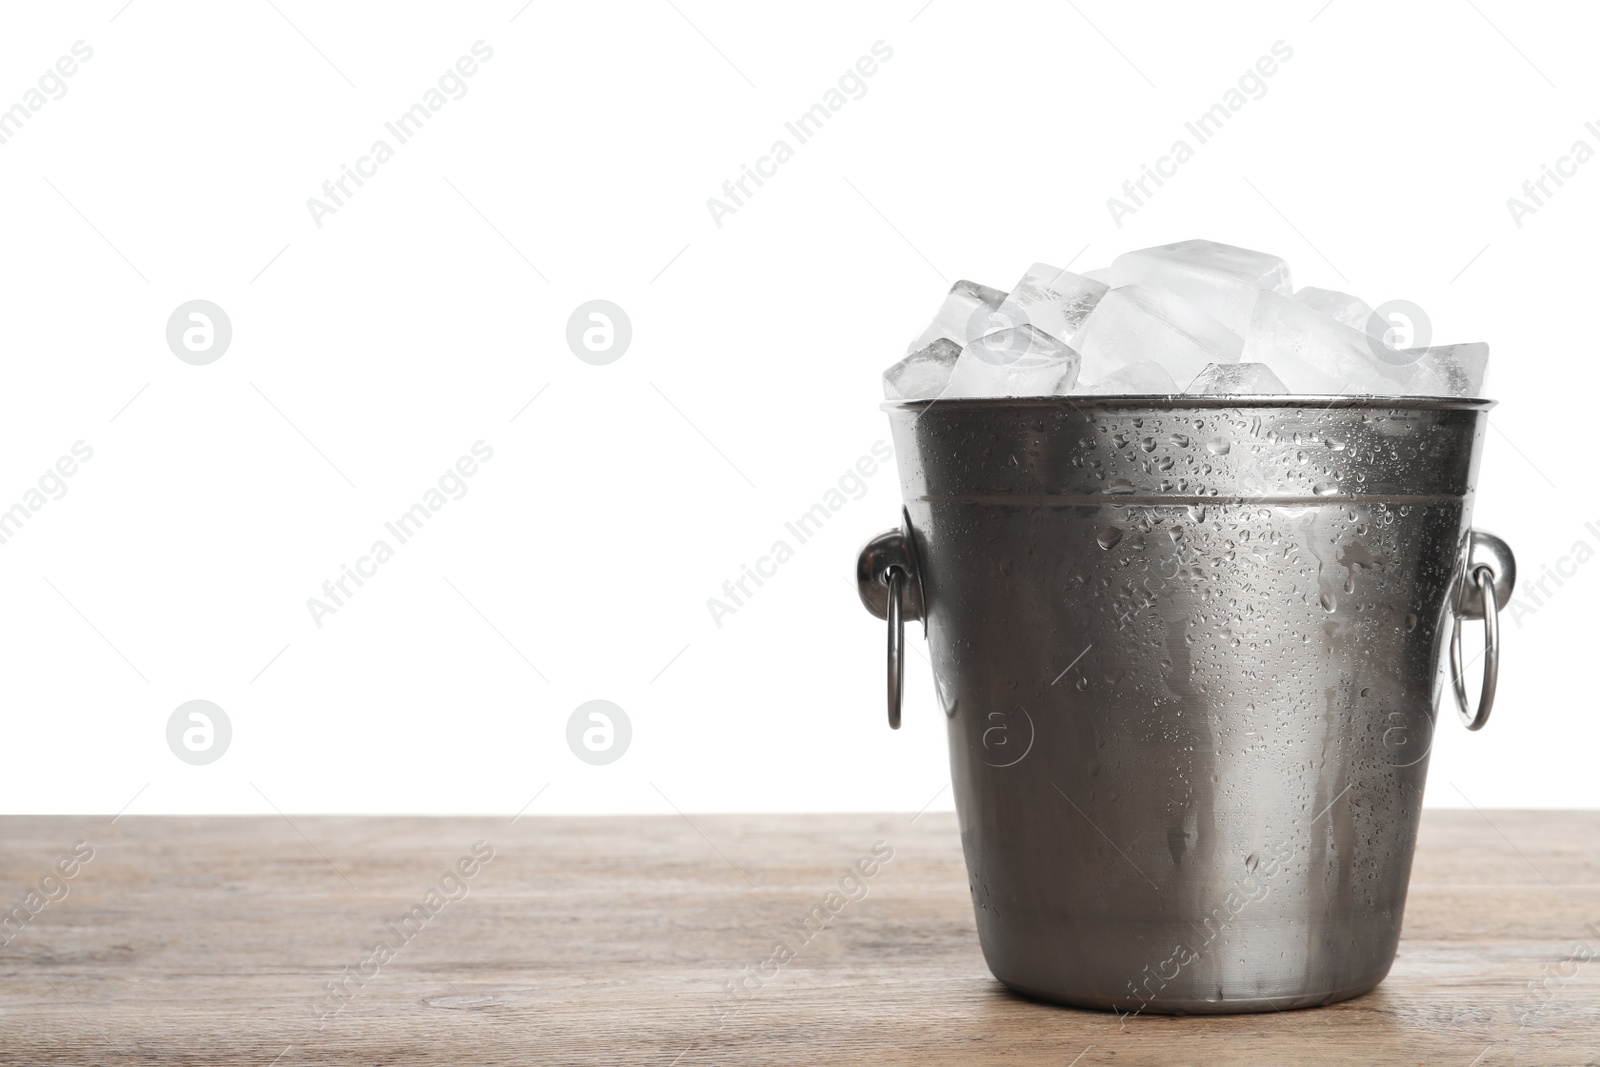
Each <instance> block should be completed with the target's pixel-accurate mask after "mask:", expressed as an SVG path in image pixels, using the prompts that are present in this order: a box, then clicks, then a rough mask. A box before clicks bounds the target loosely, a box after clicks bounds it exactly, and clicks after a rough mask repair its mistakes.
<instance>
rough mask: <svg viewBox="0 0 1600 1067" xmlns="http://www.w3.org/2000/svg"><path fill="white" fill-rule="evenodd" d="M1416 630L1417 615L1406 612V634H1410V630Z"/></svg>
mask: <svg viewBox="0 0 1600 1067" xmlns="http://www.w3.org/2000/svg"><path fill="white" fill-rule="evenodd" d="M1416 628H1417V613H1416V612H1414V611H1413V612H1408V613H1407V614H1406V633H1410V632H1411V631H1412V630H1415V629H1416Z"/></svg>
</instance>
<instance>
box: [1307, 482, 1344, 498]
mask: <svg viewBox="0 0 1600 1067" xmlns="http://www.w3.org/2000/svg"><path fill="white" fill-rule="evenodd" d="M1311 491H1312V492H1313V493H1315V494H1317V495H1318V496H1332V495H1333V494H1334V493H1337V492H1338V491H1339V483H1338V482H1318V483H1317V484H1316V485H1313V486H1312V487H1311Z"/></svg>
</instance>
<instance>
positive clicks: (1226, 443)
mask: <svg viewBox="0 0 1600 1067" xmlns="http://www.w3.org/2000/svg"><path fill="white" fill-rule="evenodd" d="M1232 448H1233V442H1232V441H1230V440H1228V439H1227V438H1226V437H1223V436H1222V435H1221V434H1218V435H1217V436H1216V437H1213V438H1212V439H1211V440H1209V441H1207V442H1206V451H1208V452H1210V453H1211V454H1212V455H1213V456H1226V455H1227V454H1228V452H1229V451H1231V450H1232Z"/></svg>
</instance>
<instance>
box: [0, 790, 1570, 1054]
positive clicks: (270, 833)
mask: <svg viewBox="0 0 1600 1067" xmlns="http://www.w3.org/2000/svg"><path fill="white" fill-rule="evenodd" d="M79 841H83V842H85V844H84V845H81V846H77V850H78V857H82V856H83V855H84V854H85V853H86V852H87V850H91V849H92V858H89V859H88V861H87V862H79V859H78V858H77V857H74V854H73V850H74V846H75V843H76V842H79ZM480 841H481V842H484V844H481V845H477V846H476V848H477V853H478V857H479V858H478V859H474V843H475V842H480ZM880 841H881V842H885V843H886V846H887V847H888V848H892V849H893V858H892V859H891V860H889V861H888V862H880V863H878V864H877V865H876V867H875V868H874V867H873V863H872V862H871V861H872V850H873V846H874V843H875V842H880ZM883 848H884V846H880V848H879V852H880V854H881V853H882V851H883ZM491 849H492V858H488V857H489V850H491ZM863 857H866V858H867V860H868V862H867V863H866V864H865V866H866V867H868V868H872V869H874V870H875V873H874V874H873V876H872V877H870V878H865V879H863V880H862V881H861V882H860V883H859V886H860V888H858V884H857V883H853V882H849V881H846V873H847V869H848V868H850V867H851V866H852V865H854V864H855V863H856V861H857V860H858V859H861V858H863ZM463 858H465V860H466V862H465V863H462V867H464V868H465V869H466V870H467V871H468V872H469V873H467V874H463V873H461V868H458V867H457V864H458V863H461V861H462V860H463ZM58 864H60V865H61V868H62V869H67V870H70V871H71V872H72V875H71V877H70V878H67V877H64V876H62V875H61V874H59V873H56V874H54V875H53V876H52V877H51V878H49V879H47V878H46V876H47V875H51V872H54V871H57V865H58ZM841 883H843V885H844V888H845V889H847V890H850V894H849V895H850V896H854V897H856V898H857V899H847V897H846V894H845V893H841V894H840V896H839V897H838V898H836V901H837V902H840V904H841V906H840V907H839V910H838V913H837V914H836V915H831V916H830V921H829V923H828V925H827V926H826V928H825V929H822V930H821V932H820V933H815V934H814V935H812V936H811V937H810V938H809V939H806V938H805V937H804V936H803V935H802V934H801V933H800V932H799V931H797V930H796V929H795V928H794V924H796V923H799V922H800V921H801V920H803V919H804V917H805V916H806V915H807V914H808V913H809V912H810V911H811V910H812V909H813V907H814V906H819V905H820V906H823V907H824V908H825V909H826V907H827V905H828V904H830V903H834V902H833V901H830V900H829V898H828V894H829V892H830V891H837V890H839V888H840V886H841ZM30 885H31V886H33V887H34V891H35V892H36V893H38V894H39V896H38V897H36V898H35V899H34V901H32V902H31V903H34V904H39V905H40V907H39V908H38V911H37V914H32V915H29V914H27V907H26V906H27V904H28V903H29V902H28V901H24V900H22V894H23V893H24V892H25V891H26V887H27V886H30ZM863 888H864V890H865V896H862V895H861V892H862V889H863ZM63 891H64V892H65V895H64V896H63V895H62V893H63ZM0 893H3V894H5V895H6V896H8V897H10V898H11V900H12V902H13V903H16V902H18V901H21V902H22V903H23V905H24V913H23V915H24V918H25V919H26V921H25V922H24V921H21V920H18V919H16V918H13V919H12V921H11V923H10V925H0V942H4V944H3V945H0V1063H3V1064H6V1065H11V1064H52V1063H75V1064H85V1063H87V1064H124V1063H149V1064H163V1065H165V1064H207V1065H215V1064H254V1065H259V1067H268V1065H269V1064H274V1063H275V1064H278V1065H280V1067H291V1065H294V1064H306V1063H350V1064H354V1063H361V1064H388V1063H408V1064H434V1063H437V1064H452V1065H454V1064H469V1063H472V1064H513V1063H517V1064H521V1063H596V1064H599V1063H605V1064H659V1065H661V1067H668V1065H672V1064H679V1065H682V1067H693V1065H696V1064H706V1063H717V1064H755V1063H794V1064H822V1063H849V1064H917V1065H919V1067H922V1065H928V1064H934V1063H950V1064H983V1063H1001V1062H1005V1063H1033V1062H1039V1063H1053V1064H1060V1065H1063V1067H1065V1065H1067V1064H1072V1063H1076V1064H1079V1065H1081V1067H1092V1065H1095V1064H1108V1063H1116V1064H1145V1063H1149V1064H1163V1065H1173V1064H1187V1063H1194V1064H1216V1063H1263V1064H1266V1063H1312V1064H1340V1065H1342V1064H1358V1063H1362V1064H1365V1063H1377V1062H1383V1063H1430V1064H1447V1065H1456V1067H1469V1065H1471V1067H1487V1065H1490V1064H1509V1063H1518V1064H1579V1063H1586V1064H1594V1063H1596V1062H1600V961H1596V962H1593V963H1589V964H1587V965H1585V964H1584V962H1583V959H1584V958H1585V957H1586V956H1588V955H1589V954H1590V953H1591V952H1592V953H1595V954H1600V813H1586V812H1585V813H1580V812H1510V811H1504V812H1488V813H1485V814H1479V813H1477V812H1474V811H1465V812H1454V811H1430V812H1429V813H1428V814H1427V817H1426V819H1425V821H1424V824H1423V831H1422V843H1421V845H1420V847H1419V849H1418V852H1417V859H1416V866H1415V870H1414V873H1413V877H1412V885H1411V897H1410V904H1409V906H1408V908H1407V912H1406V921H1405V939H1404V941H1403V942H1402V944H1401V947H1400V956H1399V959H1398V961H1397V962H1396V963H1395V966H1394V970H1393V971H1392V972H1391V973H1390V976H1389V978H1388V979H1387V980H1386V981H1385V982H1384V983H1383V985H1381V986H1380V987H1379V988H1378V989H1377V990H1376V991H1375V992H1373V993H1370V994H1368V995H1366V996H1364V997H1360V998H1358V999H1356V1000H1353V1001H1349V1002H1347V1003H1344V1004H1340V1005H1337V1006H1334V1007H1329V1008H1322V1009H1316V1010H1311V1011H1301V1012H1290V1013H1279V1014H1275V1015H1274V1014H1268V1015H1247V1016H1229V1017H1214V1018H1187V1019H1174V1018H1163V1017H1155V1016H1146V1017H1140V1018H1131V1019H1127V1020H1119V1019H1118V1018H1117V1017H1116V1016H1115V1015H1109V1014H1103V1013H1095V1012H1086V1011H1075V1010H1071V1009H1066V1008H1059V1007H1052V1006H1049V1005H1043V1004H1036V1003H1032V1002H1029V1001H1027V1000H1023V999H1021V998H1019V997H1016V996H1013V995H1011V994H1009V993H1008V992H1006V990H1004V989H1003V988H1002V987H1001V986H1000V985H999V984H998V983H997V982H995V981H994V979H993V978H991V977H990V975H989V973H988V971H987V970H986V969H985V968H984V964H983V959H982V957H981V955H980V954H979V950H978V942H977V938H976V935H975V932H974V928H973V919H972V910H971V905H970V903H969V900H968V896H967V882H966V873H965V870H964V869H963V866H962V862H961V851H960V843H959V841H958V838H957V834H956V829H955V822H954V818H953V816H950V815H947V814H929V815H924V816H921V817H920V818H916V819H915V820H913V819H912V818H911V817H910V816H907V815H821V816H771V815H759V816H758V815H749V816H727V815H717V816H712V815H706V816H690V817H688V818H679V817H677V816H669V817H642V818H541V817H532V816H528V817H523V818H520V819H518V820H516V821H515V822H513V821H511V820H509V819H506V818H488V817H485V818H356V817H311V816H293V817H292V821H291V820H290V819H287V818H278V817H273V818H177V817H134V816H125V817H122V818H120V819H117V820H115V821H114V822H113V821H110V820H108V819H106V818H99V819H90V818H68V817H48V818H43V817H9V818H5V819H0ZM430 893H433V894H434V895H433V896H430V895H429V894H430ZM48 896H54V897H56V898H57V899H55V900H48V901H47V900H46V897H48ZM4 900H5V897H0V901H4ZM386 924H387V925H386ZM780 937H783V938H785V939H786V940H787V941H788V942H789V943H790V945H791V948H794V949H795V950H796V955H795V957H794V958H793V959H790V960H787V961H785V962H782V963H781V964H780V963H769V962H768V961H770V960H772V958H773V955H774V945H775V942H776V941H777V940H778V939H779V938H780ZM380 942H383V943H384V944H386V945H387V946H389V948H390V950H391V951H389V952H388V953H387V954H385V953H381V952H380V953H375V952H374V948H375V947H376V946H377V945H378V944H379V943H380ZM761 972H766V973H765V974H762V973H761ZM336 979H337V980H338V981H339V983H341V985H339V986H336V985H335V980H336ZM741 979H742V980H743V981H744V983H745V989H744V990H743V991H739V992H737V993H736V994H731V993H730V992H729V990H735V989H737V985H736V983H738V982H739V981H740V980H741ZM336 988H337V989H338V991H337V992H330V990H333V989H336Z"/></svg>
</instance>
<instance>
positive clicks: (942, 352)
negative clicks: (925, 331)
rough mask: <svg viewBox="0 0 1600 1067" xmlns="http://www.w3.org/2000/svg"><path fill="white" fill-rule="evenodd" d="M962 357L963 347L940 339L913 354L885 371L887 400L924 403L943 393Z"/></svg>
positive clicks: (884, 391) (884, 386)
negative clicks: (920, 401)
mask: <svg viewBox="0 0 1600 1067" xmlns="http://www.w3.org/2000/svg"><path fill="white" fill-rule="evenodd" d="M960 356H961V346H960V345H958V344H956V343H955V342H954V341H952V340H950V338H948V337H941V338H939V339H938V340H937V341H935V342H933V344H931V345H929V346H928V347H927V348H924V349H923V350H922V351H920V352H913V353H911V354H910V355H909V356H907V357H906V358H905V359H902V360H901V361H900V362H899V363H896V364H895V365H894V366H892V367H890V368H889V369H888V370H886V371H884V372H883V395H884V398H885V399H886V400H922V399H925V398H927V397H932V396H938V395H939V394H940V393H942V392H944V387H945V385H946V383H948V382H949V381H950V372H951V371H952V370H954V369H955V365H956V360H957V359H959V358H960Z"/></svg>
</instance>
